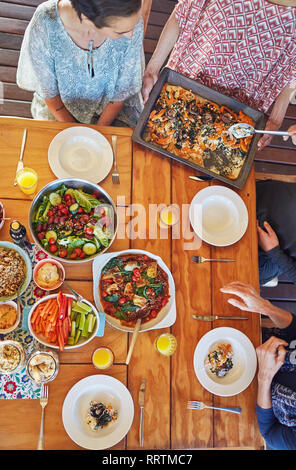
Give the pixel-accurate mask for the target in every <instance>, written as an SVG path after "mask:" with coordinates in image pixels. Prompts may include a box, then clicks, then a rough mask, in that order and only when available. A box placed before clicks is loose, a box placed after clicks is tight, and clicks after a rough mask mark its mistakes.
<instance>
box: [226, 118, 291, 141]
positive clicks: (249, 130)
mask: <svg viewBox="0 0 296 470" xmlns="http://www.w3.org/2000/svg"><path fill="white" fill-rule="evenodd" d="M228 132H230V134H232V135H233V136H234V137H236V138H237V139H243V138H244V137H249V136H250V135H254V134H271V135H283V136H288V137H290V136H291V134H290V133H289V132H284V131H264V130H261V129H255V128H254V127H253V126H251V125H250V124H246V123H245V122H239V123H236V124H233V126H231V127H229V129H228Z"/></svg>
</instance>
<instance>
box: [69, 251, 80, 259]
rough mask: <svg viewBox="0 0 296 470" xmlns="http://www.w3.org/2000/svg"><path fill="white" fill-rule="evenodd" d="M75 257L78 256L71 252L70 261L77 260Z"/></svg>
mask: <svg viewBox="0 0 296 470" xmlns="http://www.w3.org/2000/svg"><path fill="white" fill-rule="evenodd" d="M77 256H78V255H77V253H75V251H73V253H71V254H70V258H71V259H75V258H77Z"/></svg>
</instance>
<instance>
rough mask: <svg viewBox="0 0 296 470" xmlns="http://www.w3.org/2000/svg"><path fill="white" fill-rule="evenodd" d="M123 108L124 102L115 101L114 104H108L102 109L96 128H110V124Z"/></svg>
mask: <svg viewBox="0 0 296 470" xmlns="http://www.w3.org/2000/svg"><path fill="white" fill-rule="evenodd" d="M123 106H124V101H117V102H114V103H108V104H107V106H105V108H104V109H103V111H102V113H101V115H100V117H99V119H98V121H97V125H98V126H111V124H112V122H113V121H114V119H115V118H116V116H117V115H118V113H119V112H120V111H121V110H122V108H123Z"/></svg>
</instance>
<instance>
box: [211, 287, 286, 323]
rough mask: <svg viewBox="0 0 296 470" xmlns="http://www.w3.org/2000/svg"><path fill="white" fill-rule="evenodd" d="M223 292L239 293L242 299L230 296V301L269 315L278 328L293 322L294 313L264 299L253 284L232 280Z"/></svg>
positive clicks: (240, 307)
mask: <svg viewBox="0 0 296 470" xmlns="http://www.w3.org/2000/svg"><path fill="white" fill-rule="evenodd" d="M220 290H221V292H223V293H225V294H234V295H237V296H238V297H239V298H240V300H238V299H233V298H230V299H228V302H229V303H230V304H231V305H233V306H234V307H237V308H239V309H241V310H244V311H246V312H254V313H260V314H262V315H266V316H268V317H269V318H270V319H271V320H272V321H273V323H274V324H275V325H276V326H277V327H278V328H287V327H288V326H289V325H290V324H291V322H292V319H293V317H292V314H291V313H290V312H288V311H287V310H283V309H281V308H278V307H276V306H275V305H273V304H272V303H271V302H269V301H268V300H266V299H263V298H262V297H261V296H260V295H259V294H258V292H257V291H256V290H255V289H254V287H253V286H250V285H248V284H245V283H243V282H240V281H235V282H231V283H230V284H227V285H226V286H224V287H222V288H221V289H220Z"/></svg>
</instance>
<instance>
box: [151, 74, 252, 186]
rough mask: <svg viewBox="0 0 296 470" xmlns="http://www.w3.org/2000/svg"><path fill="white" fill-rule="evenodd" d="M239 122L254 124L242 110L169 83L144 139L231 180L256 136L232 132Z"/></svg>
mask: <svg viewBox="0 0 296 470" xmlns="http://www.w3.org/2000/svg"><path fill="white" fill-rule="evenodd" d="M238 122H245V123H247V124H251V125H252V126H253V125H254V122H253V120H252V119H251V118H250V117H249V116H247V115H246V114H245V113H243V112H242V111H239V112H238V113H235V112H234V111H232V110H231V109H228V108H227V107H226V106H220V105H218V104H216V103H214V102H212V101H209V100H207V99H205V98H202V97H200V96H198V95H195V94H194V93H192V91H190V90H186V89H185V88H182V87H181V86H175V85H169V84H168V83H165V84H164V86H163V88H162V90H161V93H160V96H159V98H158V99H157V101H156V103H155V106H154V108H153V110H152V111H151V113H150V115H149V119H148V122H147V126H146V129H145V131H144V136H143V137H144V139H145V140H146V141H147V142H153V143H156V144H157V145H159V146H160V147H162V148H163V149H165V150H167V151H169V152H170V153H172V154H174V155H176V156H178V157H181V158H184V159H185V160H188V161H190V162H193V163H195V164H196V165H198V166H200V167H204V168H206V169H208V170H210V171H212V172H214V173H216V174H218V175H221V176H225V177H227V178H230V179H236V178H238V176H239V174H240V171H241V169H242V167H243V164H244V161H245V158H246V156H247V153H248V151H249V146H250V142H251V140H252V136H250V137H245V138H242V139H236V138H235V137H234V136H233V135H232V134H231V133H229V132H228V129H229V127H231V126H232V125H233V124H235V123H238Z"/></svg>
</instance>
